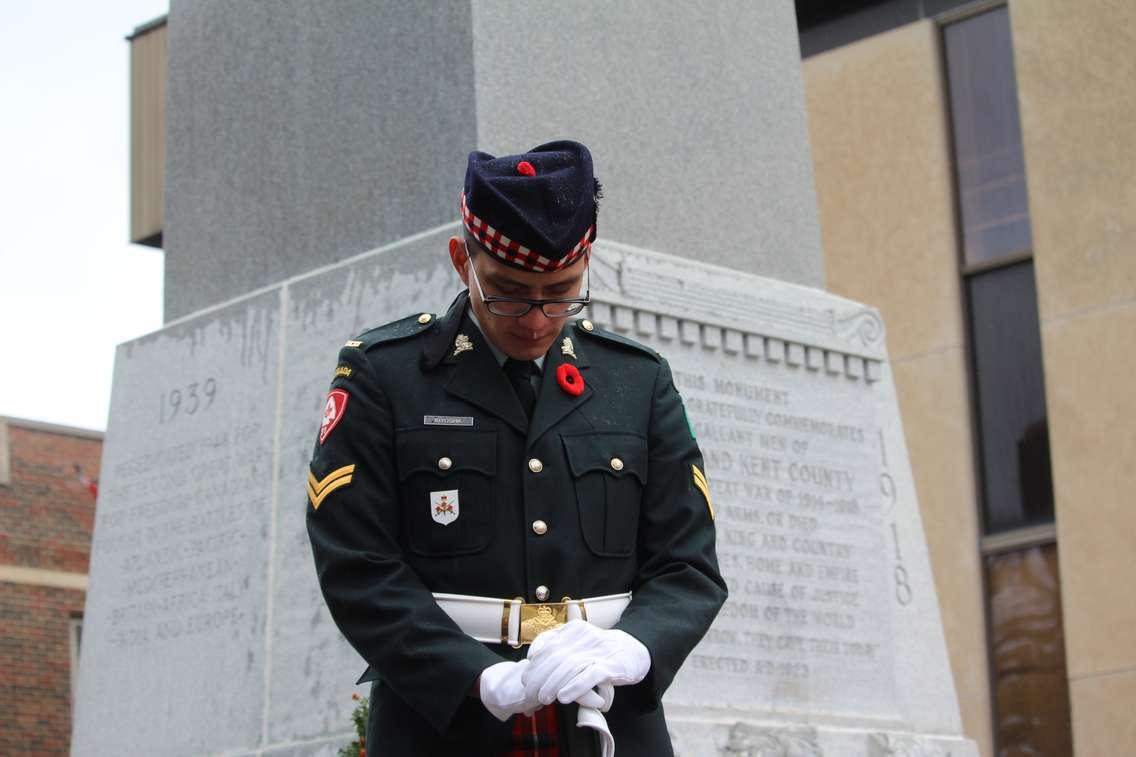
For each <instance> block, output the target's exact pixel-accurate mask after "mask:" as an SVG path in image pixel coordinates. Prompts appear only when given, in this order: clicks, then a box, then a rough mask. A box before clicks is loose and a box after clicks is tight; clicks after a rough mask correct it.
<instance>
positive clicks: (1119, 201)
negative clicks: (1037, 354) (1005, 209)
mask: <svg viewBox="0 0 1136 757" xmlns="http://www.w3.org/2000/svg"><path fill="white" fill-rule="evenodd" d="M1010 21H1011V30H1012V34H1013V39H1014V53H1015V54H1014V61H1015V69H1016V73H1017V80H1018V99H1019V102H1020V105H1021V125H1022V142H1023V147H1024V151H1025V162H1026V185H1027V187H1028V191H1029V204H1030V216H1031V223H1032V227H1033V238H1034V259H1035V261H1036V265H1037V281H1038V303H1039V306H1040V310H1041V316H1042V319H1043V320H1044V319H1048V318H1054V317H1059V316H1064V315H1068V314H1070V313H1074V312H1078V311H1083V310H1085V309H1090V308H1094V307H1100V306H1104V305H1110V304H1116V303H1121V302H1126V301H1131V300H1132V299H1134V298H1136V249H1134V244H1133V239H1136V213H1134V212H1133V209H1134V208H1136V170H1133V168H1134V167H1136V131H1134V130H1133V129H1132V128H1131V125H1132V124H1133V123H1136V55H1133V50H1136V3H1133V2H1131V1H1130V0H1084V2H1075V3H1073V2H1060V3H1058V2H1048V3H1047V2H1036V1H1035V0H1019V1H1016V2H1011V4H1010Z"/></svg>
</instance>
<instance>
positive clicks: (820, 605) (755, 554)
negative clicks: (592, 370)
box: [591, 243, 973, 755]
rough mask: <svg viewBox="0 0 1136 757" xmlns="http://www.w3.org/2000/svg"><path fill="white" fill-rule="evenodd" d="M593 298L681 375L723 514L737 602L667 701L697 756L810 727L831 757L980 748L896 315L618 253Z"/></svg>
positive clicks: (722, 538)
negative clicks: (893, 359) (961, 683)
mask: <svg viewBox="0 0 1136 757" xmlns="http://www.w3.org/2000/svg"><path fill="white" fill-rule="evenodd" d="M592 289H593V296H594V298H595V299H596V300H597V303H596V304H595V305H593V307H592V312H591V315H592V318H593V320H594V321H595V322H596V323H597V324H600V325H604V326H607V327H609V328H613V329H615V330H616V331H621V332H624V333H627V334H628V335H630V336H634V337H635V338H638V339H640V340H642V341H645V342H647V343H648V344H651V345H652V346H654V347H655V348H656V349H658V350H659V351H660V352H661V353H662V354H663V355H664V356H666V357H667V359H668V360H669V361H670V363H671V366H672V369H673V372H674V376H675V383H676V386H677V387H678V389H679V391H680V392H681V393H682V395H683V398H684V401H685V403H686V408H687V413H688V415H689V417H690V420H691V422H692V424H693V426H694V429H695V432H696V434H697V436H698V440H699V443H700V446H701V448H702V451H703V454H704V456H705V459H706V473H707V477H708V478H709V480H710V486H711V491H712V493H713V495H714V502H715V510H716V514H717V519H716V525H717V531H718V555H719V560H720V563H721V567H722V572H723V574H724V575H725V576H726V578H727V581H728V582H729V585H730V598H729V600H727V603H726V605H725V607H724V608H723V610H722V612H721V614H720V615H719V616H718V619H717V620H716V621H715V623H714V625H713V627H712V628H711V630H710V632H709V633H708V634H707V636H706V638H705V639H704V640H703V642H702V643H701V644H700V645H699V646H698V647H697V648H696V649H695V651H694V652H693V654H692V655H691V656H690V657H689V658H688V660H687V663H686V665H685V666H684V667H683V669H682V670H681V671H680V673H679V675H678V677H677V678H676V680H675V683H674V685H673V686H672V688H671V690H670V691H669V692H668V694H667V698H666V702H667V713H668V720H669V722H670V724H671V728H672V731H673V732H674V733H675V735H676V736H677V737H678V740H679V743H680V744H685V747H684V748H682V749H680V751H681V752H682V753H683V754H688V755H689V754H693V755H704V754H715V753H723V754H730V753H742V754H744V753H745V749H746V748H754V749H756V747H755V746H752V744H751V746H748V747H747V746H745V744H750V742H753V743H754V744H756V743H758V742H754V741H753V738H749V737H750V736H752V735H753V734H752V733H750V731H751V730H752V729H755V728H756V729H758V731H761V729H766V730H768V728H769V727H774V728H775V730H776V729H781V730H782V731H783V730H784V729H785V728H789V729H790V730H792V729H799V727H801V726H802V725H804V724H808V725H809V726H811V727H821V726H825V727H827V728H829V729H831V733H829V735H827V736H823V738H820V741H819V742H818V743H820V744H821V747H819V749H820V751H817V752H815V753H816V754H825V755H830V754H875V753H876V752H872V751H870V749H869V748H868V746H866V745H867V744H868V741H866V740H865V739H866V738H867V737H868V735H870V734H871V733H874V732H876V731H879V732H889V733H890V732H897V733H906V734H914V736H913V738H916V741H919V743H922V741H920V739H923V740H925V739H924V736H925V735H927V734H937V735H944V734H945V735H948V736H950V737H951V739H953V740H954V741H957V742H959V743H962V742H961V741H960V740H959V738H958V735H959V734H960V732H961V724H960V721H959V714H958V708H957V706H956V704H955V702H956V699H955V690H954V685H953V682H952V679H951V672H950V668H949V665H948V661H947V656H946V645H945V642H944V640H943V635H942V628H941V621H940V618H939V608H938V603H937V601H936V597H935V588H934V583H933V581H932V577H931V573H930V566H929V558H928V555H927V550H926V545H925V542H924V540H923V528H922V523H921V520H920V516H919V508H918V502H917V500H916V494H915V487H914V483H913V480H912V477H911V471H910V464H909V462H908V458H907V449H906V443H905V441H904V437H903V429H902V424H901V422H900V418H899V413H898V403H897V400H896V396H895V387H894V384H893V382H892V378H891V371H890V367H889V364H888V360H887V351H886V344H885V329H884V324H883V323H882V321H881V320H880V318H879V314H878V313H877V312H876V311H875V310H874V309H872V308H870V307H867V306H865V305H862V304H860V303H856V302H853V301H850V300H846V299H843V298H840V297H836V296H833V295H829V294H826V293H824V292H822V291H820V290H816V289H811V288H806V287H801V286H798V285H794V284H788V283H784V282H778V281H772V280H768V279H761V278H758V277H754V276H747V275H744V274H739V273H738V272H736V271H731V270H728V269H724V268H719V267H716V266H706V265H698V264H692V263H691V262H690V261H686V260H683V259H681V258H676V257H671V256H665V255H659V254H656V253H652V252H648V251H644V250H640V249H637V248H634V247H630V246H626V245H618V244H612V243H608V244H604V245H602V246H601V248H600V250H599V252H598V254H597V255H596V256H595V263H594V270H593V276H592ZM770 722H772V723H774V724H775V726H769V725H768V724H769V723H770ZM763 723H764V724H766V725H761V724H763ZM708 724H710V725H708ZM738 724H741V725H738ZM755 724H756V725H755ZM731 729H732V730H731ZM756 732H757V731H755V733H756ZM745 734H749V735H748V736H747V738H745V739H741V741H738V739H739V738H741V735H745ZM731 738H733V739H734V741H736V742H737V749H736V750H735V751H733V752H731V751H729V749H726V745H728V744H729V743H731ZM754 738H756V737H754ZM758 741H760V739H758ZM775 743H776V740H774V742H771V746H770V748H773V747H772V745H773V744H775ZM786 743H788V742H786ZM826 743H827V744H828V746H824V744H826ZM782 746H784V745H782ZM786 748H787V747H786ZM800 748H803V747H800ZM720 749H725V751H721V752H719V751H718V750H720ZM794 749H797V747H794ZM969 749H971V752H967V751H966V750H965V749H956V750H955V752H954V754H956V755H957V754H968V753H973V745H971V746H970V747H969ZM757 753H760V752H757ZM775 753H776V752H775ZM789 753H793V754H796V753H800V754H812V753H813V752H809V751H799V750H798V751H792V750H790V752H789ZM897 753H898V752H897ZM915 753H918V752H915ZM927 753H928V754H937V753H938V752H934V751H931V752H927ZM880 754H889V752H880Z"/></svg>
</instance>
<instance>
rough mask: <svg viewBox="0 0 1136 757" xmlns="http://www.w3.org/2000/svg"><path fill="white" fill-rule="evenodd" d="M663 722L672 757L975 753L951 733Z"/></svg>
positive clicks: (964, 756) (970, 756) (966, 756)
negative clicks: (670, 745) (669, 734)
mask: <svg viewBox="0 0 1136 757" xmlns="http://www.w3.org/2000/svg"><path fill="white" fill-rule="evenodd" d="M667 723H668V724H669V726H670V731H671V739H672V741H673V743H674V747H675V757H710V755H721V756H722V757H978V747H977V746H976V745H975V743H974V742H973V741H969V740H967V739H962V738H958V737H953V736H936V735H932V734H922V733H911V732H904V731H885V730H875V729H864V728H837V727H829V726H812V725H807V724H800V725H794V724H791V723H783V722H774V721H760V720H745V721H740V720H695V719H685V718H674V717H670V716H668V718H667ZM618 746H619V745H618V744H617V745H616V747H617V750H618Z"/></svg>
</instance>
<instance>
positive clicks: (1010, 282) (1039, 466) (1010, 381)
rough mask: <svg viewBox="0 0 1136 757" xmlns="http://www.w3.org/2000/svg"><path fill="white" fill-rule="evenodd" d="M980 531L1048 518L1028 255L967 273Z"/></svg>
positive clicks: (1045, 442)
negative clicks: (983, 525) (980, 486)
mask: <svg viewBox="0 0 1136 757" xmlns="http://www.w3.org/2000/svg"><path fill="white" fill-rule="evenodd" d="M966 287H967V294H968V299H969V300H970V330H971V333H970V340H971V349H972V351H973V356H974V358H973V361H974V366H973V367H974V387H975V390H976V395H977V404H978V430H979V439H980V446H981V459H982V473H983V475H982V480H983V494H984V496H983V501H984V505H985V511H986V512H985V516H986V517H985V522H986V532H987V533H996V532H999V531H1005V530H1007V529H1011V528H1020V527H1023V526H1030V525H1037V524H1039V523H1049V522H1052V521H1053V486H1052V482H1051V476H1050V470H1049V434H1048V431H1047V427H1046V413H1045V378H1044V375H1043V372H1042V362H1041V333H1040V330H1039V326H1038V317H1037V292H1036V290H1035V289H1034V278H1033V262H1032V261H1029V260H1027V261H1024V262H1021V263H1017V264H1015V265H1011V266H1006V267H1004V268H997V269H994V270H989V271H984V272H982V273H977V274H973V275H971V276H968V277H967V279H966Z"/></svg>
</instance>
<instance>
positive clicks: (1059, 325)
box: [1010, 0, 1136, 755]
mask: <svg viewBox="0 0 1136 757" xmlns="http://www.w3.org/2000/svg"><path fill="white" fill-rule="evenodd" d="M1010 18H1011V24H1012V31H1013V36H1014V51H1015V66H1016V69H1017V77H1018V93H1019V100H1020V104H1021V121H1022V136H1023V143H1024V148H1025V158H1026V177H1027V185H1028V188H1029V202H1030V215H1031V218H1032V223H1033V238H1034V261H1035V270H1036V277H1037V290H1038V304H1039V307H1040V315H1041V336H1042V349H1043V359H1044V363H1045V384H1046V395H1047V404H1048V411H1049V438H1050V449H1051V453H1052V458H1053V485H1054V496H1055V500H1056V510H1057V533H1058V541H1057V544H1058V550H1059V553H1060V564H1061V585H1062V589H1061V593H1062V602H1063V604H1064V620H1065V640H1066V641H1065V644H1066V650H1065V651H1066V659H1067V665H1068V673H1069V681H1070V686H1069V688H1070V697H1071V701H1072V715H1073V738H1074V744H1075V747H1076V751H1077V754H1084V755H1096V754H1123V753H1128V752H1129V751H1130V750H1131V749H1132V745H1133V744H1134V743H1136V720H1134V719H1133V718H1132V707H1133V702H1136V592H1133V591H1132V590H1131V584H1132V579H1133V577H1134V574H1136V562H1134V559H1133V554H1134V552H1136V538H1134V537H1133V534H1134V533H1136V509H1134V508H1133V507H1132V503H1133V495H1132V492H1133V489H1136V470H1134V468H1133V466H1132V462H1133V460H1136V435H1134V434H1133V430H1132V424H1133V418H1136V395H1134V394H1133V392H1132V382H1133V379H1132V377H1133V375H1134V374H1136V342H1134V341H1133V337H1132V335H1133V333H1136V250H1134V249H1133V246H1134V242H1133V240H1134V239H1136V214H1134V213H1133V209H1134V208H1136V171H1134V170H1133V169H1134V167H1136V136H1134V135H1133V132H1132V129H1131V124H1132V123H1133V122H1136V57H1134V56H1133V52H1132V51H1133V50H1136V5H1133V4H1132V3H1130V2H1127V1H1126V0H1086V2H1079V3H1076V4H1073V3H1056V2H1049V3H1038V2H1012V3H1011V5H1010Z"/></svg>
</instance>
